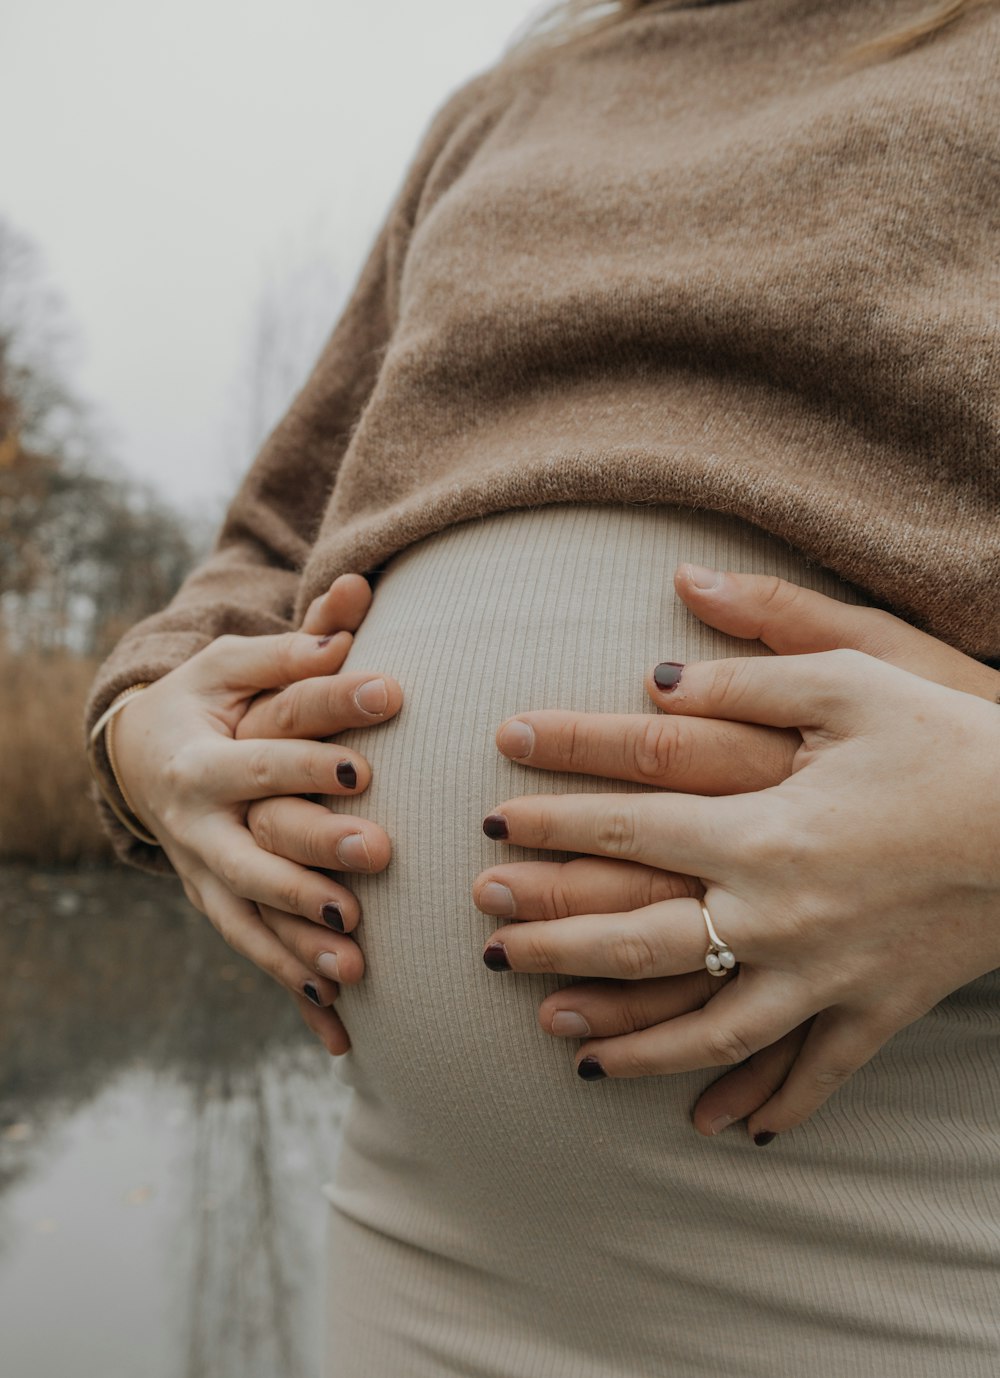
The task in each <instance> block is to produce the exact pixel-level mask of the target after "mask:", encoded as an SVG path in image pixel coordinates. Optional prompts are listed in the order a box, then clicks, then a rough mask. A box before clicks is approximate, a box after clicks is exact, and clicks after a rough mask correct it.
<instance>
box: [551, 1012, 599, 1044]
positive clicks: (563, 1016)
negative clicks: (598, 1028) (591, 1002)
mask: <svg viewBox="0 0 1000 1378" xmlns="http://www.w3.org/2000/svg"><path fill="white" fill-rule="evenodd" d="M552 1032H553V1033H554V1034H563V1035H565V1037H567V1038H586V1037H587V1035H588V1034H589V1033H590V1025H589V1024H588V1023H587V1021H586V1019H584V1017H583V1015H582V1014H577V1012H576V1010H559V1012H558V1013H557V1014H554V1015H553V1016H552Z"/></svg>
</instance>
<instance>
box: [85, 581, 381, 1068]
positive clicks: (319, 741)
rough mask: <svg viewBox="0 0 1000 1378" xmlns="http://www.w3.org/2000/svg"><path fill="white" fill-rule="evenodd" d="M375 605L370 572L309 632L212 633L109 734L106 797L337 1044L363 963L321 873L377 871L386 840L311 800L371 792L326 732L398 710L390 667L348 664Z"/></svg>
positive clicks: (341, 894)
mask: <svg viewBox="0 0 1000 1378" xmlns="http://www.w3.org/2000/svg"><path fill="white" fill-rule="evenodd" d="M370 602H371V590H370V588H369V586H368V583H367V581H366V580H365V579H363V578H362V577H361V576H360V575H357V574H348V575H342V576H341V577H340V578H339V579H337V580H335V581H334V582H333V584H332V585H331V587H330V589H329V590H328V591H327V592H326V593H325V594H324V595H322V596H321V597H319V598H317V599H316V600H315V601H314V603H313V604H312V606H311V607H310V608H309V610H308V613H307V615H306V617H305V619H304V621H303V626H302V629H301V630H300V631H297V632H290V633H287V634H284V635H279V636H250V637H240V636H225V637H219V638H217V639H216V640H215V641H213V642H211V643H210V644H209V645H208V646H206V647H205V648H204V650H202V651H200V652H199V653H198V654H197V655H194V656H192V657H191V659H190V660H188V661H186V662H185V663H184V664H182V665H180V666H178V667H177V668H176V669H175V670H172V671H171V672H170V673H169V674H167V675H164V676H163V678H162V679H159V680H157V681H155V682H154V683H152V684H150V685H148V686H146V687H142V688H141V690H140V691H138V692H133V693H131V694H128V696H127V697H125V701H124V702H123V703H121V704H120V706H119V707H118V708H117V709H116V710H115V712H114V713H113V716H111V718H110V719H109V720H108V721H107V723H106V726H104V728H103V731H104V732H105V734H106V735H105V739H104V741H105V747H106V749H107V754H108V761H109V764H110V765H111V767H112V770H113V772H114V775H115V777H116V779H117V781H118V784H119V788H120V790H121V794H122V799H121V800H120V801H119V800H115V799H113V797H112V796H111V795H110V793H109V792H108V791H107V789H106V796H107V798H108V802H109V804H110V805H111V807H112V808H113V809H114V810H115V811H116V813H117V814H118V816H119V818H120V819H121V821H122V822H123V823H124V824H125V826H127V827H129V828H130V829H131V831H133V832H134V833H135V834H136V835H137V836H139V837H142V838H143V839H144V840H147V841H151V842H152V843H154V844H156V845H159V846H162V847H163V849H164V852H165V853H166V856H167V857H168V859H169V860H170V862H171V864H172V865H173V867H174V869H175V871H176V872H177V874H178V875H179V876H180V878H181V881H182V883H183V885H184V889H185V892H186V894H187V896H188V898H189V899H190V900H191V902H192V904H194V905H195V907H196V908H198V909H199V910H201V912H202V913H204V914H205V915H207V917H208V918H209V919H210V920H211V922H212V923H213V924H214V926H215V927H216V928H217V929H218V931H219V932H220V933H221V934H222V936H223V937H224V938H225V940H226V941H227V942H228V943H229V944H230V946H231V947H232V948H233V949H234V950H235V951H237V952H239V953H241V954H242V955H243V956H245V957H247V958H249V960H250V961H252V962H254V963H255V964H256V965H257V966H259V967H260V968H261V969H262V970H264V971H266V972H267V973H268V974H269V975H270V976H272V977H274V979H275V980H277V981H278V982H279V984H281V985H282V986H284V987H285V988H286V989H287V990H288V991H289V992H290V993H291V994H292V995H293V997H294V998H295V1001H296V1004H297V1006H298V1008H299V1011H300V1014H301V1015H302V1018H303V1020H304V1021H305V1023H306V1024H307V1025H308V1027H309V1028H310V1029H312V1031H313V1032H314V1033H315V1034H316V1035H317V1036H318V1037H319V1038H320V1040H321V1041H322V1042H323V1044H324V1045H325V1046H326V1047H327V1049H328V1050H329V1051H330V1052H331V1053H342V1052H345V1051H346V1050H347V1048H348V1047H349V1046H350V1040H349V1037H348V1035H347V1031H346V1029H345V1028H344V1026H343V1024H342V1022H341V1020H340V1019H339V1017H338V1016H337V1014H336V1012H335V1011H334V1009H333V1002H334V1001H335V999H336V997H337V994H338V991H339V986H340V984H341V983H343V982H347V983H354V982H357V981H359V980H360V979H361V977H362V975H363V972H364V958H363V956H362V953H361V950H360V948H359V947H358V946H357V944H356V942H354V941H353V939H352V938H351V936H350V934H351V933H352V932H353V930H354V929H355V928H356V926H357V923H358V920H359V918H360V908H359V905H358V901H357V899H356V898H355V896H354V895H353V894H351V892H350V891H349V890H348V889H347V888H346V887H345V886H343V885H340V884H338V883H337V882H336V881H334V880H331V879H330V878H329V877H328V876H326V875H324V874H323V873H322V871H321V870H319V869H314V868H329V869H332V870H335V871H338V872H351V871H364V872H372V871H380V870H382V869H383V868H384V867H385V866H386V865H387V864H388V862H389V858H390V854H391V845H390V841H389V838H388V837H387V835H386V833H385V831H384V830H383V829H382V828H380V827H379V826H378V825H377V824H375V823H373V822H371V821H369V820H367V819H359V818H352V817H348V816H346V815H337V814H335V813H332V812H331V811H330V810H329V809H327V808H325V807H323V806H322V805H321V804H319V803H315V802H313V801H312V800H310V799H309V798H307V797H303V796H308V795H311V794H328V795H336V794H351V795H353V794H357V793H359V792H361V791H362V790H364V789H365V788H366V787H367V785H368V781H369V779H370V776H371V770H370V767H369V765H368V763H367V761H365V760H364V759H363V757H361V756H360V755H358V753H357V752H355V751H351V750H349V749H348V748H346V747H344V748H341V747H338V746H337V745H336V744H334V743H330V742H328V741H327V740H326V739H327V738H329V737H331V736H334V735H335V734H336V733H337V732H340V731H343V730H344V729H346V728H349V727H357V726H372V725H374V724H378V723H382V722H387V721H389V720H390V719H391V718H392V717H393V716H394V715H395V714H396V713H397V712H398V711H399V708H400V706H401V704H402V690H401V689H400V687H399V685H398V684H397V682H396V681H395V680H394V679H391V678H390V677H389V676H379V675H373V674H372V673H371V672H364V671H360V672H353V673H339V672H340V669H341V666H342V665H343V663H344V660H345V659H346V657H347V653H348V651H349V650H350V647H351V645H352V642H353V637H352V635H351V632H352V631H353V630H356V629H357V627H358V626H359V625H360V623H361V622H362V620H363V619H364V617H365V614H366V613H367V610H368V607H369V605H370ZM105 716H107V715H105ZM100 730H102V729H101V724H100V722H99V723H98V724H97V732H98V735H99V732H100ZM94 745H95V746H96V743H95V744H94ZM99 778H100V777H99ZM290 836H294V837H296V838H297V839H298V845H297V847H296V849H295V851H296V856H295V859H294V860H290V859H289V856H290V855H291V849H287V848H286V849H285V850H284V851H283V850H282V845H281V841H282V840H283V839H287V838H288V837H290Z"/></svg>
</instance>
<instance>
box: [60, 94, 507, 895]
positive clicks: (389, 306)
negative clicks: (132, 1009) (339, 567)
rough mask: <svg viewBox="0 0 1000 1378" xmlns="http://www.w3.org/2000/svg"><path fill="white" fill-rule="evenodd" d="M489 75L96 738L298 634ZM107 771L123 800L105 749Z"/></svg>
mask: <svg viewBox="0 0 1000 1378" xmlns="http://www.w3.org/2000/svg"><path fill="white" fill-rule="evenodd" d="M490 75H491V74H490V72H489V71H486V72H481V73H478V74H476V75H475V76H473V77H472V78H470V79H468V80H467V81H466V82H465V83H464V84H462V85H461V86H459V87H458V88H457V89H456V90H455V91H454V92H453V93H452V94H451V95H450V96H449V97H448V98H447V99H446V100H445V102H444V103H443V104H442V105H441V106H440V108H439V109H438V110H437V112H436V113H435V114H434V115H433V116H432V118H431V120H430V122H429V124H428V125H427V127H426V128H425V131H424V134H423V137H422V139H421V140H420V142H419V144H418V147H417V151H416V153H415V155H414V157H413V158H412V160H411V162H410V165H409V167H408V168H407V170H406V172H405V173H404V176H403V179H402V183H401V185H400V187H399V190H398V191H397V194H396V196H395V197H394V199H393V201H392V204H391V205H390V207H389V209H388V211H387V213H386V214H385V216H384V218H383V221H382V224H381V226H380V228H379V230H378V233H377V234H376V237H375V240H374V243H373V244H372V246H371V249H370V250H369V253H368V257H367V259H366V261H365V263H364V266H363V267H362V269H361V272H360V274H359V276H358V278H357V280H356V282H355V284H354V286H353V288H352V291H351V293H350V296H349V298H348V300H347V303H346V305H345V307H344V308H343V311H342V313H341V315H340V317H339V319H338V320H337V322H336V325H335V326H334V329H333V332H332V334H331V335H330V336H329V338H328V340H327V342H326V344H325V346H324V348H323V350H322V352H321V353H320V356H319V358H318V360H317V362H316V364H315V366H314V368H313V370H312V373H311V374H310V376H309V377H308V379H307V380H306V382H305V384H304V386H303V387H302V388H301V390H300V391H299V393H298V394H297V396H296V397H295V398H294V400H293V401H292V403H291V405H290V407H289V409H288V411H287V413H286V414H285V416H284V417H283V418H282V419H281V420H280V421H279V422H278V424H277V426H276V427H275V428H274V430H273V431H272V432H271V434H270V435H269V436H268V438H267V439H266V441H265V442H264V444H263V446H262V447H261V449H260V451H259V453H258V454H257V456H256V458H255V459H254V461H253V464H252V465H251V467H250V469H249V472H248V473H247V474H246V476H245V478H244V479H243V481H242V483H241V484H240V486H239V489H238V490H237V493H236V495H235V497H234V498H233V500H232V502H231V503H230V505H229V508H228V510H227V513H226V516H225V519H224V522H223V525H222V528H221V530H220V531H219V533H218V535H217V537H216V540H215V544H214V548H213V550H212V552H211V554H210V555H209V556H208V557H207V558H206V559H205V560H204V561H203V562H202V563H201V564H200V565H199V566H197V568H195V569H194V570H193V571H192V572H191V573H190V574H189V575H188V577H187V578H186V579H185V581H184V583H183V584H182V585H181V587H180V589H179V590H178V592H177V593H176V595H175V596H174V597H173V599H172V600H171V601H170V603H169V604H168V605H167V606H166V607H165V608H164V609H162V610H161V611H160V612H157V613H154V614H153V615H152V616H150V617H147V618H145V619H144V620H143V621H141V622H139V623H138V624H137V625H136V626H134V627H132V628H131V629H130V630H129V631H127V632H126V633H125V635H124V636H123V637H122V638H121V640H120V641H119V642H118V644H117V645H116V646H115V648H114V650H113V651H112V652H111V654H110V656H109V657H108V658H107V660H106V661H105V662H104V664H103V665H102V666H101V668H100V669H99V671H98V673H97V676H96V678H95V680H94V683H93V685H92V687H91V691H90V695H89V698H88V701H87V704H86V708H85V732H86V733H87V734H88V735H89V733H90V731H91V729H92V727H93V724H94V723H95V722H96V721H97V719H98V717H99V716H100V715H101V713H102V712H103V711H104V710H105V708H107V707H108V705H109V704H110V703H111V702H112V700H113V699H114V698H115V696H116V695H117V694H119V693H120V692H121V690H123V689H125V688H127V687H128V686H130V685H132V684H136V683H139V682H142V681H146V682H150V681H153V680H156V679H159V678H161V677H162V676H163V675H165V674H167V673H168V672H169V671H170V670H172V669H174V668H175V667H176V666H178V665H180V664H182V663H183V662H184V661H185V660H187V659H189V658H190V657H191V656H192V655H194V654H195V653H196V652H198V651H199V650H201V649H202V648H203V647H204V646H206V645H207V644H208V643H209V642H210V641H212V640H214V639H215V638H216V637H218V636H222V635H224V634H226V633H237V634H240V635H244V636H254V635H265V634H268V633H274V632H282V631H288V630H290V628H291V625H292V621H291V619H292V612H293V607H294V603H295V595H296V590H297V586H298V581H299V575H300V572H301V569H302V567H303V565H304V563H305V560H306V557H307V555H308V553H309V549H310V547H311V545H312V542H313V539H314V537H315V534H316V532H317V530H318V528H319V526H320V522H321V519H322V516H323V511H324V508H325V506H326V503H327V500H328V498H329V494H330V491H331V489H332V487H333V484H334V481H335V479H336V476H337V472H338V469H339V467H340V462H341V459H342V458H343V455H344V453H345V451H346V450H347V448H348V446H349V444H350V440H351V436H352V434H353V432H354V429H355V428H356V426H357V423H358V421H359V420H360V417H361V414H362V412H363V410H364V408H365V405H366V403H367V401H368V399H369V397H370V396H371V394H372V392H373V390H374V387H375V384H376V381H377V379H378V375H379V371H380V368H381V364H382V360H383V358H384V355H385V352H386V349H387V347H388V344H389V341H390V340H391V338H392V334H393V330H394V326H395V321H396V315H397V307H398V288H399V281H400V274H401V272H402V267H403V262H404V258H405V254H406V250H407V246H408V244H409V240H410V235H411V232H412V229H413V226H414V223H415V221H416V218H417V216H418V214H419V213H420V211H421V209H422V203H423V201H424V198H425V196H427V195H428V194H429V192H430V191H431V190H432V189H433V188H432V185H431V184H432V182H436V183H438V184H441V183H442V181H444V180H446V178H447V166H446V165H447V162H448V150H449V147H450V146H451V145H452V142H453V140H455V139H459V140H460V141H461V142H463V143H464V142H465V140H464V139H463V138H461V131H462V130H463V129H465V130H467V129H468V128H469V126H470V124H472V125H474V124H476V123H477V122H478V121H477V114H478V111H479V108H480V107H481V105H482V97H483V95H484V93H485V90H486V88H487V87H488V85H489V83H490ZM97 763H98V768H99V770H100V772H101V776H102V780H103V782H104V784H105V787H106V788H107V790H108V791H109V792H110V793H112V794H115V793H116V786H115V783H114V777H113V775H112V774H111V771H110V768H109V766H108V762H107V758H106V754H105V752H104V747H103V743H99V744H98V751H97ZM93 799H94V802H95V803H96V805H97V807H98V810H99V813H100V816H101V820H102V823H103V825H104V828H105V830H106V832H107V833H108V835H109V836H110V838H111V840H112V843H113V845H114V849H115V852H116V853H117V855H118V856H119V857H120V858H121V859H122V860H123V861H126V862H128V863H130V864H132V865H134V866H137V867H139V868H140V869H142V870H147V871H153V872H164V873H169V872H170V871H171V869H172V868H171V866H170V863H169V861H168V860H167V858H166V856H165V854H164V853H163V852H162V851H160V850H159V849H158V848H155V847H151V846H148V845H147V844H145V843H143V842H141V841H139V840H138V839H137V838H134V837H132V836H131V834H130V833H129V832H128V831H127V830H126V829H125V828H124V827H123V826H122V825H121V823H120V822H119V821H118V820H117V819H116V818H115V816H114V814H113V813H112V811H111V809H110V808H109V807H108V805H107V804H106V802H105V801H104V799H102V798H101V796H100V793H99V792H98V791H97V790H96V788H95V789H94V791H93Z"/></svg>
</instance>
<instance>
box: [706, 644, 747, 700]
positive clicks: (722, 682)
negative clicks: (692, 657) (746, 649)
mask: <svg viewBox="0 0 1000 1378" xmlns="http://www.w3.org/2000/svg"><path fill="white" fill-rule="evenodd" d="M751 659H752V657H747V656H743V657H740V656H737V657H736V658H734V659H733V660H719V661H717V662H716V664H715V668H714V671H713V678H714V683H713V685H712V688H713V696H714V697H716V698H718V699H719V700H720V701H721V702H723V703H725V704H726V705H727V706H728V708H729V709H730V710H731V711H732V710H736V709H738V708H739V705H740V703H741V702H742V700H743V698H744V696H745V695H746V693H747V691H748V690H749V689H750V688H751V682H750V676H751V674H752V666H751V665H750V660H751Z"/></svg>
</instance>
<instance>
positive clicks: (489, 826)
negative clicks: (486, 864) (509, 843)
mask: <svg viewBox="0 0 1000 1378" xmlns="http://www.w3.org/2000/svg"><path fill="white" fill-rule="evenodd" d="M483 832H484V833H485V834H486V836H487V837H492V839H493V841H494V842H503V841H504V839H505V838H506V837H507V836H508V830H507V820H506V818H504V816H503V814H502V813H488V814H487V815H486V817H485V818H484V819H483Z"/></svg>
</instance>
